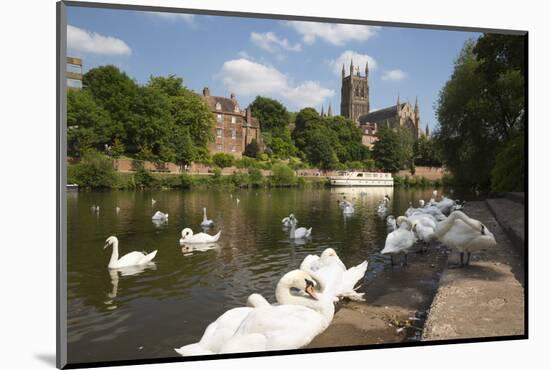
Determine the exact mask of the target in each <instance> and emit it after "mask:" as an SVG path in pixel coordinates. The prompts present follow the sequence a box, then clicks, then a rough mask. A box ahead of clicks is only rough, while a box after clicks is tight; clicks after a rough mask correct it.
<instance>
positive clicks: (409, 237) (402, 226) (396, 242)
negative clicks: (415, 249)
mask: <svg viewBox="0 0 550 370" xmlns="http://www.w3.org/2000/svg"><path fill="white" fill-rule="evenodd" d="M396 223H397V226H398V228H397V229H396V230H394V231H392V232H391V233H389V234H388V236H387V237H386V244H385V245H384V249H382V251H381V252H380V253H381V254H389V255H390V257H391V263H392V265H393V255H394V254H404V255H405V261H404V264H405V265H406V264H407V253H408V252H409V250H410V249H411V248H412V246H413V245H414V243H415V241H416V238H415V236H414V233H413V232H412V231H411V228H412V225H411V222H410V221H409V220H408V219H407V218H406V217H404V216H399V217H398V218H397V222H396Z"/></svg>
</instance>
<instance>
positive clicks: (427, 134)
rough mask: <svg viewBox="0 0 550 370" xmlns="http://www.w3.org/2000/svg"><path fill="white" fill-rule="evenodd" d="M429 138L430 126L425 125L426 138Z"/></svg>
mask: <svg viewBox="0 0 550 370" xmlns="http://www.w3.org/2000/svg"><path fill="white" fill-rule="evenodd" d="M429 136H430V126H429V124H427V123H426V137H429Z"/></svg>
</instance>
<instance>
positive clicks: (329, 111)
mask: <svg viewBox="0 0 550 370" xmlns="http://www.w3.org/2000/svg"><path fill="white" fill-rule="evenodd" d="M327 116H329V117H332V103H328V112H327Z"/></svg>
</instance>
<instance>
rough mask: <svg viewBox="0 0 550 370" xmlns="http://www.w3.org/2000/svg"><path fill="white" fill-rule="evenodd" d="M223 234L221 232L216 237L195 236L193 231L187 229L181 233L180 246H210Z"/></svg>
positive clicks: (199, 234)
mask: <svg viewBox="0 0 550 370" xmlns="http://www.w3.org/2000/svg"><path fill="white" fill-rule="evenodd" d="M221 234H222V232H221V230H220V231H218V233H217V234H216V235H210V234H207V233H198V234H193V230H191V229H190V228H185V229H183V230H182V231H181V239H180V245H184V244H205V243H206V244H208V243H215V242H217V241H218V239H219V238H220V235H221Z"/></svg>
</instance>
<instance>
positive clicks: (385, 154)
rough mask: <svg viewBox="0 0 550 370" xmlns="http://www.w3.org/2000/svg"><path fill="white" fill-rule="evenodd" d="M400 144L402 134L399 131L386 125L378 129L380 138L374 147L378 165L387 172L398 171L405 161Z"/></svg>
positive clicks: (374, 156) (373, 150)
mask: <svg viewBox="0 0 550 370" xmlns="http://www.w3.org/2000/svg"><path fill="white" fill-rule="evenodd" d="M400 145H401V144H400V135H399V134H398V133H397V131H395V130H392V129H390V128H386V127H383V128H381V129H380V130H379V131H378V140H377V141H376V142H375V143H374V146H373V148H372V156H373V158H374V160H375V163H376V166H377V167H378V168H381V169H383V170H384V171H386V172H391V173H396V172H398V171H399V170H400V169H401V167H402V162H403V159H402V153H401V151H400V149H399V146H400Z"/></svg>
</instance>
